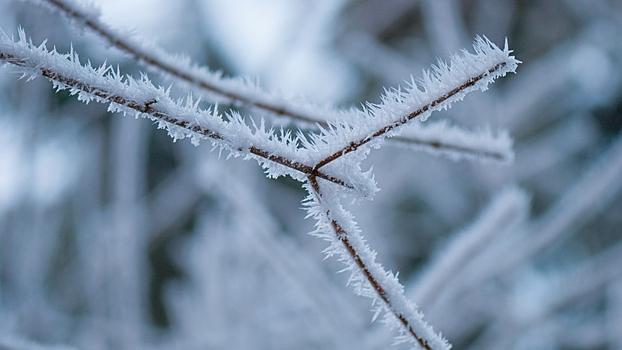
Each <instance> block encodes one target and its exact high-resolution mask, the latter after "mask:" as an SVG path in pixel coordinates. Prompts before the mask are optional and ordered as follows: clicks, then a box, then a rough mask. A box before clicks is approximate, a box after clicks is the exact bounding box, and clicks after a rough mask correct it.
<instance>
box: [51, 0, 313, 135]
mask: <svg viewBox="0 0 622 350" xmlns="http://www.w3.org/2000/svg"><path fill="white" fill-rule="evenodd" d="M45 1H47V3H48V4H49V5H50V6H52V7H54V8H56V9H57V10H58V11H60V12H62V13H64V14H65V15H67V16H68V17H70V18H72V19H74V20H76V21H77V22H78V23H81V24H83V25H84V26H85V27H87V28H88V29H90V30H91V31H93V32H94V33H96V34H97V35H99V36H100V37H102V38H103V39H105V40H106V41H107V42H108V43H109V44H110V45H111V46H114V47H115V48H117V49H119V50H120V51H122V52H125V53H126V54H128V55H130V56H131V57H133V58H134V59H135V60H137V61H138V62H141V63H143V64H145V65H146V66H149V67H151V68H152V69H155V70H157V71H161V72H164V73H166V74H168V75H170V76H172V77H175V78H177V79H179V80H182V81H183V82H185V83H186V84H190V85H192V86H195V87H197V88H199V89H201V90H206V91H208V92H209V93H213V94H216V95H219V96H221V97H225V98H227V99H229V100H231V101H233V102H234V103H237V104H240V105H246V106H251V107H254V108H257V109H260V110H263V111H266V112H269V113H271V114H274V115H277V116H287V117H289V118H291V119H294V120H298V121H302V122H305V123H309V124H314V123H318V122H319V123H321V122H322V120H321V118H314V117H310V116H306V115H304V114H302V113H300V112H296V111H293V110H292V109H291V108H287V107H285V106H279V105H275V104H272V103H269V102H261V101H254V100H253V99H251V98H250V97H248V96H244V95H242V94H239V93H236V92H234V91H231V90H228V89H226V88H224V87H222V86H217V85H215V84H213V83H212V82H210V81H208V80H206V79H202V78H201V77H197V76H196V75H195V74H193V72H191V71H188V70H184V69H183V68H181V67H176V66H173V65H171V64H168V63H166V62H163V61H162V60H160V59H158V58H157V57H156V56H155V55H151V54H149V53H148V52H143V51H141V50H139V49H137V48H136V47H135V46H134V45H132V44H131V43H130V42H129V41H128V40H126V39H124V38H122V37H119V36H117V35H116V34H115V33H114V32H113V31H111V30H110V29H108V28H107V26H106V25H104V24H103V23H101V22H99V21H97V20H95V19H92V18H89V17H88V16H86V15H85V14H84V13H81V12H79V11H77V10H76V9H74V8H72V7H71V6H69V5H68V4H67V3H65V2H64V1H62V0H45Z"/></svg>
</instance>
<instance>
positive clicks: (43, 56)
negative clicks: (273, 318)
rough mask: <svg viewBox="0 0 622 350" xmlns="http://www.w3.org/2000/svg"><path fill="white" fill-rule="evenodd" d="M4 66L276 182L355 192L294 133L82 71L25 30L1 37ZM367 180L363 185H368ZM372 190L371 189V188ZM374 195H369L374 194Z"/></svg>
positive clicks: (139, 83) (142, 83) (106, 69)
mask: <svg viewBox="0 0 622 350" xmlns="http://www.w3.org/2000/svg"><path fill="white" fill-rule="evenodd" d="M0 61H4V62H7V63H10V64H12V65H13V66H14V67H16V68H17V71H18V72H19V73H21V74H22V76H23V77H27V78H28V79H34V78H35V77H37V76H43V77H45V78H47V79H49V80H51V81H52V83H53V84H54V87H55V88H56V89H58V90H69V91H70V93H71V94H76V95H78V99H79V100H81V101H83V102H85V103H88V102H90V101H96V102H100V103H106V104H109V110H110V111H112V112H122V113H124V114H127V113H129V114H132V115H136V116H137V117H145V118H149V119H151V120H154V121H156V122H157V123H158V127H160V128H166V129H167V130H168V132H169V134H170V135H171V136H172V137H173V138H174V139H183V138H186V137H189V138H191V139H192V142H193V144H197V143H198V142H199V141H200V140H201V139H209V140H211V141H212V142H213V144H214V146H215V147H217V148H220V149H221V150H226V151H228V152H229V156H233V157H238V156H242V157H245V158H254V159H256V160H257V161H258V162H259V163H260V164H261V165H262V167H264V168H265V169H266V171H267V173H268V176H270V177H278V176H281V175H290V176H292V177H293V178H296V179H299V180H301V181H302V179H304V178H305V177H304V176H305V175H306V176H308V175H314V176H317V177H319V178H322V179H324V180H327V181H330V182H333V183H335V184H338V185H340V186H343V187H347V188H350V189H354V188H355V187H357V185H354V184H352V183H351V182H350V181H349V180H353V177H352V176H353V175H352V172H350V173H349V176H348V180H346V179H344V178H340V177H338V176H334V175H330V174H327V173H324V172H319V171H317V170H314V169H313V166H311V165H309V164H314V163H313V162H311V160H312V157H311V154H310V152H308V151H306V150H305V149H304V148H300V147H299V146H298V143H299V141H298V138H297V137H294V136H292V135H291V133H289V132H284V131H283V132H281V134H280V135H277V134H275V133H274V132H273V131H272V130H268V129H266V127H265V126H264V125H263V123H261V124H260V125H259V126H257V125H254V126H253V127H250V126H248V125H247V124H246V123H245V122H244V121H243V118H242V117H241V116H240V115H239V114H237V113H230V114H228V115H226V116H225V117H226V118H223V116H221V115H220V114H218V112H217V111H215V110H201V109H199V108H198V106H197V104H198V103H197V102H196V101H194V100H193V99H192V98H191V97H188V98H187V99H186V101H174V100H173V99H172V98H171V97H170V96H169V92H168V90H165V89H163V88H157V87H155V86H154V85H153V84H152V83H151V82H150V81H149V80H148V79H147V77H146V76H143V77H142V78H141V79H140V80H137V79H133V78H131V77H124V76H122V75H121V73H120V72H119V71H118V70H117V71H115V70H114V69H112V68H111V67H110V66H106V65H102V66H101V67H98V68H93V67H91V66H90V65H86V66H82V65H81V64H80V62H79V59H78V56H77V54H75V53H74V52H73V51H72V52H70V53H69V54H60V53H58V52H56V51H48V50H47V49H46V47H45V43H43V44H42V45H40V46H35V45H33V44H32V43H31V42H29V41H28V40H27V39H26V35H25V33H24V32H23V31H21V30H20V33H19V40H18V41H14V40H13V39H11V38H9V37H8V36H7V35H5V34H1V35H0ZM365 182H366V181H365V180H363V181H362V182H361V183H365ZM370 186H371V185H370ZM371 191H373V190H368V191H367V192H368V193H369V192H371Z"/></svg>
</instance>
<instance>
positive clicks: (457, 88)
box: [308, 36, 520, 161]
mask: <svg viewBox="0 0 622 350" xmlns="http://www.w3.org/2000/svg"><path fill="white" fill-rule="evenodd" d="M473 48H474V51H475V53H470V52H468V51H466V50H463V51H462V52H461V53H460V54H457V55H453V56H452V57H451V60H450V63H446V62H444V61H441V60H439V61H438V63H437V64H436V65H433V66H432V69H431V71H425V70H424V71H423V75H422V77H421V78H420V79H419V80H418V81H415V80H414V79H412V80H411V82H409V83H408V85H407V86H406V88H401V87H397V88H394V89H391V90H388V91H386V92H385V94H384V95H383V96H382V98H381V102H380V103H378V104H373V103H367V104H366V105H365V108H364V109H363V110H361V111H359V112H358V113H357V114H358V116H357V117H356V118H355V119H352V120H347V121H343V122H338V123H331V125H329V127H327V128H324V129H322V132H321V134H320V135H319V136H317V137H315V138H314V139H313V140H312V141H313V142H312V144H310V145H308V146H309V147H315V148H316V149H317V151H318V161H319V160H320V159H322V158H325V157H327V156H329V155H331V154H334V153H335V152H338V151H340V150H342V149H344V148H346V147H348V145H350V144H351V143H352V142H356V141H359V140H366V139H369V141H370V142H368V143H366V144H364V145H362V146H361V148H365V149H369V148H370V147H374V148H376V147H379V146H380V142H381V141H382V140H383V139H384V138H386V137H391V136H397V135H398V134H399V133H400V132H401V131H402V129H403V126H404V125H408V124H410V123H412V122H413V121H414V120H419V121H421V122H423V121H425V120H426V119H427V118H428V117H429V116H430V114H432V112H434V111H439V110H444V109H448V108H449V107H450V106H451V104H452V103H454V102H456V101H460V100H462V99H463V98H464V96H465V95H466V94H468V93H469V92H472V91H475V90H481V91H485V90H486V89H487V88H488V84H490V83H491V82H493V81H494V80H495V79H497V78H499V77H503V76H505V75H506V74H507V73H509V72H515V70H516V67H517V66H518V64H519V63H520V61H518V60H516V58H515V57H514V56H512V55H511V53H512V51H511V50H509V48H508V45H507V41H506V43H505V47H504V48H503V49H500V48H499V47H497V46H496V45H495V44H493V43H492V42H491V41H490V40H488V39H487V38H485V37H479V36H478V37H476V38H475V42H474V44H473ZM387 126H390V127H391V130H389V131H387V132H386V133H383V134H381V135H376V136H375V135H374V133H376V132H379V131H381V130H382V129H383V128H385V127H387Z"/></svg>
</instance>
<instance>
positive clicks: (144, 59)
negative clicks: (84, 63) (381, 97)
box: [25, 0, 352, 127]
mask: <svg viewBox="0 0 622 350" xmlns="http://www.w3.org/2000/svg"><path fill="white" fill-rule="evenodd" d="M25 1H30V2H33V3H37V4H41V5H44V6H45V7H48V8H50V9H52V10H54V11H56V12H59V13H60V14H62V15H63V16H66V17H68V18H69V19H71V20H73V21H75V22H77V23H78V24H80V26H81V27H82V26H86V27H87V28H88V29H90V30H91V31H92V32H94V33H95V34H97V35H98V36H100V37H101V38H102V39H103V40H104V41H106V42H108V44H110V45H111V46H113V47H115V48H117V49H119V50H120V51H123V52H124V53H126V54H129V55H130V56H132V57H134V58H136V59H138V61H139V62H140V63H141V64H143V65H144V66H146V67H148V68H149V69H150V70H152V71H153V72H155V73H158V74H161V75H163V76H165V77H167V78H169V79H171V80H172V81H174V82H175V83H176V84H177V83H179V84H180V85H183V87H184V88H186V89H187V90H189V91H192V92H193V93H194V94H196V95H197V96H201V97H202V98H204V99H205V100H207V101H210V102H212V103H227V104H234V105H243V106H245V107H249V108H252V109H254V110H259V111H261V112H264V113H266V114H267V115H271V116H273V117H274V116H276V117H279V116H282V114H287V115H293V116H294V118H293V119H291V118H290V121H293V122H295V124H298V125H300V126H305V127H308V126H310V125H314V124H315V123H317V122H323V121H331V120H332V121H338V120H343V119H344V118H346V115H348V114H351V113H352V111H351V110H337V109H334V108H331V107H330V106H328V105H324V104H317V103H311V102H308V101H306V100H304V99H303V98H301V97H293V96H288V95H286V94H284V93H280V92H276V91H267V90H265V89H263V88H261V87H260V86H259V85H258V84H257V82H256V81H254V80H252V79H249V78H244V77H239V78H238V77H225V76H224V75H223V73H222V72H221V71H212V70H210V69H209V68H208V67H205V66H200V65H197V64H196V63H193V62H192V61H191V60H190V59H189V58H188V57H185V56H181V55H173V54H170V53H168V52H166V51H165V50H164V49H162V48H161V47H159V46H157V45H156V44H153V43H149V41H148V40H147V41H146V40H144V39H143V38H140V37H139V36H137V35H135V34H132V33H126V32H122V31H119V30H117V29H115V28H113V27H111V26H110V25H108V24H106V23H105V22H103V21H101V20H100V11H99V9H98V8H97V7H95V6H93V4H91V3H88V4H87V3H83V2H79V1H74V0H25ZM87 21H88V23H86V22H87ZM318 115H320V116H322V118H324V120H318V118H317V117H316V116H318Z"/></svg>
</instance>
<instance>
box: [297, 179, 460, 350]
mask: <svg viewBox="0 0 622 350" xmlns="http://www.w3.org/2000/svg"><path fill="white" fill-rule="evenodd" d="M304 186H305V188H306V189H307V191H308V193H309V195H308V196H307V198H305V200H304V201H303V205H304V207H305V209H306V210H307V217H313V218H314V219H315V220H316V223H315V230H314V231H313V232H311V235H313V236H316V237H318V238H321V239H323V240H325V241H327V242H328V247H327V248H326V249H324V250H323V253H324V254H325V255H326V258H329V257H332V256H336V258H337V259H338V260H339V261H340V262H342V263H343V264H344V265H345V268H344V269H342V270H341V271H340V272H345V271H349V272H350V277H349V278H348V284H349V285H351V286H352V288H353V289H354V292H355V293H356V294H357V295H360V296H364V297H367V298H370V299H371V300H372V312H373V318H372V320H376V319H377V318H378V316H380V315H381V314H383V315H384V316H383V322H384V323H386V324H387V325H388V326H389V327H390V328H391V329H396V330H398V332H399V335H398V336H397V337H396V343H411V344H412V345H413V346H414V347H415V348H416V349H425V348H423V347H422V346H421V345H420V343H419V342H418V341H417V339H415V337H414V336H413V335H412V334H411V333H410V330H409V329H406V327H405V326H404V325H403V323H402V322H401V321H400V320H399V319H398V316H397V315H401V316H402V317H403V318H404V319H405V320H406V321H407V322H408V325H409V327H410V328H411V329H412V331H413V332H414V333H415V334H416V335H417V337H419V338H421V339H423V340H424V341H425V342H427V344H428V346H429V348H431V349H434V350H442V349H450V348H451V345H450V344H449V343H448V342H447V341H446V340H445V339H444V338H443V337H442V336H441V335H439V334H436V333H435V332H434V329H432V327H431V326H430V325H428V324H427V323H426V322H425V321H424V320H423V314H422V313H421V312H420V311H418V309H417V306H416V305H415V304H414V303H412V302H410V301H409V300H408V299H406V297H405V295H404V286H402V285H401V284H400V282H399V281H398V279H397V274H394V273H392V272H391V271H386V270H385V269H384V268H383V267H382V265H381V264H379V263H378V262H376V252H375V251H373V250H371V249H370V248H369V246H368V245H367V242H366V240H365V239H364V238H363V236H362V234H361V231H360V229H359V228H358V225H357V224H356V222H355V221H354V219H353V217H352V215H351V214H350V213H349V212H347V211H346V210H345V209H344V208H343V207H342V205H341V204H340V203H339V198H338V196H337V195H335V194H334V193H333V192H332V191H322V193H321V198H319V197H318V194H316V192H315V190H314V189H313V186H312V185H311V184H309V183H305V185H304ZM332 221H335V222H337V223H338V224H339V226H341V228H343V230H344V231H345V232H341V233H339V232H336V230H335V228H334V226H333V224H332ZM341 237H345V238H347V240H348V242H349V243H350V245H351V246H352V248H353V250H354V251H355V252H356V253H357V255H358V257H360V259H361V261H362V262H363V263H364V264H365V266H366V268H367V271H369V273H370V275H371V276H373V277H374V279H375V280H376V281H377V282H378V285H380V286H381V288H382V289H383V290H384V297H385V298H386V300H387V301H388V302H385V301H384V300H383V297H382V296H381V295H379V292H378V291H377V290H376V289H375V288H374V286H373V285H372V284H371V283H370V282H369V280H368V278H367V277H366V276H365V274H364V273H363V271H362V269H361V268H360V267H359V266H358V265H357V262H356V261H355V259H354V258H353V257H352V255H351V254H350V253H349V251H348V249H347V248H346V247H345V244H344V243H343V241H342V240H341V239H340V238H341Z"/></svg>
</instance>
